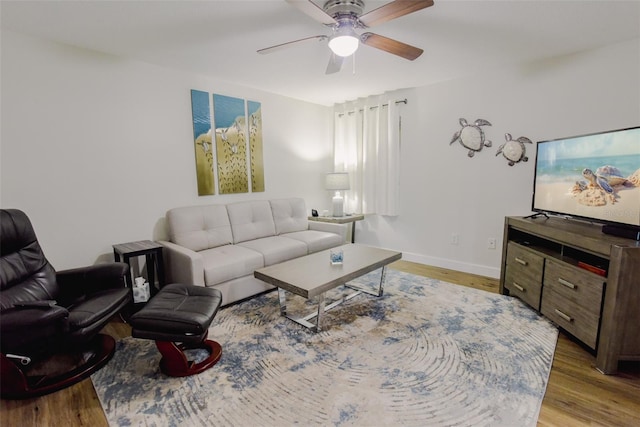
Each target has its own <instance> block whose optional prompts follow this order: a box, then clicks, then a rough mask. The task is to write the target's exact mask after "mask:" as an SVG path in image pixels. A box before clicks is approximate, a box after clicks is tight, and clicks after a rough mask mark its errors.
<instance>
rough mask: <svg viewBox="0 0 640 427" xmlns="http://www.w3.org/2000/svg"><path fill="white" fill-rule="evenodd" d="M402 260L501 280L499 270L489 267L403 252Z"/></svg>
mask: <svg viewBox="0 0 640 427" xmlns="http://www.w3.org/2000/svg"><path fill="white" fill-rule="evenodd" d="M402 259H403V260H404V261H410V262H417V263H418V264H424V265H432V266H434V267H440V268H447V269H449V270H456V271H462V272H464V273H469V274H477V275H479V276H485V277H491V278H493V279H499V278H500V269H499V268H495V267H489V266H486V265H478V264H469V263H466V262H460V261H456V260H452V259H444V258H437V257H430V256H425V255H419V254H412V253H410V252H403V253H402Z"/></svg>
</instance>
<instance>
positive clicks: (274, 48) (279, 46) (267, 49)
mask: <svg viewBox="0 0 640 427" xmlns="http://www.w3.org/2000/svg"><path fill="white" fill-rule="evenodd" d="M328 38H329V37H327V36H311V37H305V38H304V39H299V40H294V41H291V42H286V43H281V44H277V45H275V46H270V47H265V48H264V49H260V50H258V53H261V54H263V55H264V54H265V53H273V52H277V51H279V50H282V49H285V48H288V47H291V45H294V44H298V43H304V42H308V41H310V40H318V41H324V40H327V39H328Z"/></svg>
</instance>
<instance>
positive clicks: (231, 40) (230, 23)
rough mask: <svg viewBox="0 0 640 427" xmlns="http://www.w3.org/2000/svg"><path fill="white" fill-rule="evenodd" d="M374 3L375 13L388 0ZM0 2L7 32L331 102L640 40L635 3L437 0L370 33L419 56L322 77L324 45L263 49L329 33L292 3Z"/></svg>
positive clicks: (372, 57)
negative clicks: (266, 51)
mask: <svg viewBox="0 0 640 427" xmlns="http://www.w3.org/2000/svg"><path fill="white" fill-rule="evenodd" d="M316 3H317V4H318V5H319V6H322V3H323V0H318V1H316ZM365 3H366V6H365V12H366V11H368V10H370V9H373V8H375V7H379V6H381V5H382V4H385V3H387V1H373V0H370V1H367V0H365ZM0 7H1V9H0V15H1V19H2V21H1V23H2V27H3V28H8V29H11V30H14V31H18V32H22V33H26V34H31V35H36V36H40V37H44V38H47V39H51V40H55V41H58V42H62V43H67V44H70V45H75V46H79V47H84V48H87V49H92V50H97V51H101V52H106V53H110V54H114V55H119V56H123V57H127V58H131V59H136V60H140V61H144V62H149V63H152V64H157V65H161V66H165V67H170V68H177V69H183V70H188V71H192V72H195V73H199V74H205V75H210V76H215V77H216V78H218V79H221V80H225V81H229V82H233V83H237V84H240V85H243V86H248V87H255V88H258V89H261V90H264V91H268V92H273V93H277V94H281V95H285V96H289V97H293V98H297V99H301V100H305V101H309V102H313V103H317V104H323V105H332V104H333V103H336V102H343V101H346V100H351V99H355V98H357V97H360V96H367V95H372V94H378V93H382V92H384V91H388V90H394V89H400V88H407V87H416V86H423V85H428V84H431V83H435V82H438V81H443V80H449V79H452V78H457V77H462V76H465V75H469V74H473V73H475V72H478V71H486V70H491V69H495V68H499V67H503V66H508V65H509V64H514V63H520V62H523V61H530V60H536V59H541V58H546V57H553V56H559V55H565V54H568V53H572V52H577V51H582V50H586V49H592V48H596V47H599V46H604V45H607V44H611V43H615V42H618V41H623V40H628V39H632V38H638V37H640V1H638V0H631V1H629V0H627V1H613V0H600V1H586V0H563V1H559V0H556V1H541V0H536V1H528V0H503V1H489V0H475V1H462V0H439V1H438V0H436V2H435V5H434V6H432V7H429V8H426V9H423V10H420V11H418V12H414V13H413V14H410V15H406V16H403V17H400V18H398V19H395V20H392V21H389V22H386V23H384V24H381V25H379V26H375V27H373V28H371V29H370V30H369V31H371V32H374V33H377V34H380V35H384V36H387V37H391V38H394V39H396V40H399V41H402V42H405V43H408V44H411V45H414V46H417V47H420V48H422V49H424V51H425V52H424V54H423V55H422V56H421V57H420V58H418V59H417V60H415V61H413V62H411V61H407V60H405V59H402V58H400V57H396V56H395V55H391V54H388V53H385V52H382V51H379V50H377V49H374V48H371V47H369V46H361V47H360V49H359V50H358V52H357V53H356V55H355V71H354V67H353V66H352V62H351V60H349V61H346V62H345V65H344V67H343V70H342V71H341V72H340V73H337V74H333V75H325V74H324V72H325V68H326V65H327V63H328V60H329V50H328V47H327V45H326V42H317V41H312V42H310V43H308V44H303V45H296V46H295V47H290V48H288V49H286V50H281V51H277V52H274V53H271V54H269V55H260V54H258V53H256V50H258V49H261V48H264V47H268V46H272V45H275V44H279V43H284V42H288V41H292V40H296V39H300V38H304V37H309V36H314V35H320V34H329V30H328V29H326V28H325V27H323V26H322V25H321V24H319V23H317V22H316V21H314V20H313V19H311V18H310V17H308V16H307V15H305V14H303V13H302V12H300V11H299V10H298V9H296V8H295V7H293V6H291V5H290V4H288V3H286V2H285V1H284V0H254V1H249V0H233V1H220V0H210V1H184V0H173V1H159V0H146V1H140V0H136V1H95V0H85V1H5V0H2V3H1V4H0ZM638 56H639V59H640V52H639V53H638ZM612 66H615V64H612Z"/></svg>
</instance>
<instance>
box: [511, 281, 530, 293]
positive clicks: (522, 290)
mask: <svg viewBox="0 0 640 427" xmlns="http://www.w3.org/2000/svg"><path fill="white" fill-rule="evenodd" d="M513 287H514V288H516V289H517V290H519V291H520V292H526V291H527V290H526V289H525V288H523V287H522V286H520V285H518V284H517V283H516V282H513Z"/></svg>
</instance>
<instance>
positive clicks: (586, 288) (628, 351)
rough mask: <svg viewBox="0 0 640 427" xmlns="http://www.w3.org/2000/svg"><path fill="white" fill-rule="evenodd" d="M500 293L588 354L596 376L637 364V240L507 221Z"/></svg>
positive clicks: (583, 227) (560, 223)
mask: <svg viewBox="0 0 640 427" xmlns="http://www.w3.org/2000/svg"><path fill="white" fill-rule="evenodd" d="M500 293H502V294H505V295H512V296H516V297H519V298H520V299H522V300H523V301H524V302H526V303H527V304H528V305H530V306H531V307H533V308H534V309H535V310H537V311H538V312H540V313H541V314H542V315H543V316H545V317H547V318H548V319H550V320H551V321H553V322H554V323H555V324H557V325H558V326H560V327H561V328H563V329H564V330H566V331H567V332H569V333H570V334H571V335H573V336H575V337H576V338H577V339H579V340H580V341H581V342H583V343H584V344H585V345H587V346H588V347H590V348H591V349H593V350H595V351H596V368H597V369H598V370H599V371H600V372H602V373H605V374H614V373H616V371H617V369H618V361H620V360H640V242H637V241H635V240H631V239H625V238H621V237H615V236H609V235H607V234H603V233H602V231H601V226H599V225H594V224H588V223H583V222H578V221H573V220H568V219H563V218H556V217H551V218H545V217H538V218H523V217H506V218H505V224H504V239H503V245H502V265H501V273H500Z"/></svg>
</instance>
